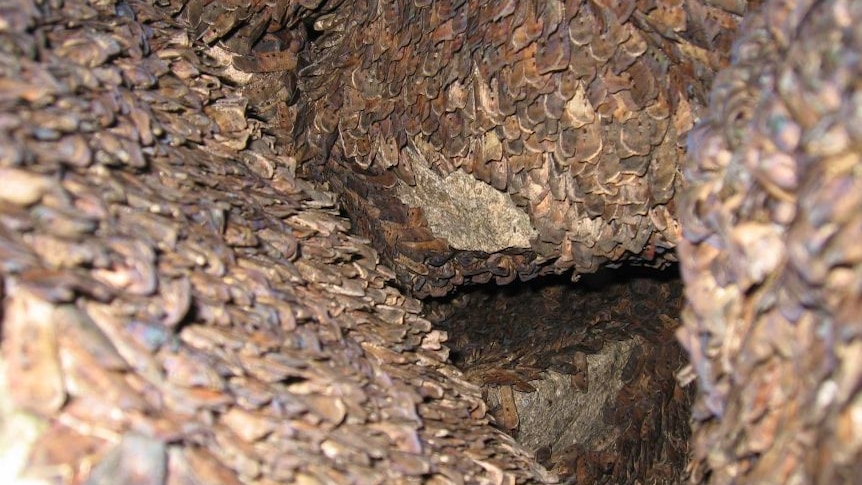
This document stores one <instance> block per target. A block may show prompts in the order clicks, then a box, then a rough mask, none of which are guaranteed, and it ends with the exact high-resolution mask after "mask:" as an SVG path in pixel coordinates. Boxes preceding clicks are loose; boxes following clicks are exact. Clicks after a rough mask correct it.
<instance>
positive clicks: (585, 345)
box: [426, 267, 694, 484]
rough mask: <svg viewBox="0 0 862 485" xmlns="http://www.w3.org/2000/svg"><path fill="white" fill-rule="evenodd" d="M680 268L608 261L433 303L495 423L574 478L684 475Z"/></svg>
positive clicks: (671, 478)
mask: <svg viewBox="0 0 862 485" xmlns="http://www.w3.org/2000/svg"><path fill="white" fill-rule="evenodd" d="M681 299H682V283H681V282H680V280H679V277H678V272H677V269H676V268H673V269H672V270H665V271H656V270H648V269H644V268H631V267H629V268H623V269H617V270H610V269H609V270H604V271H602V272H600V273H597V274H593V275H585V276H583V277H582V278H581V280H580V281H578V282H577V283H572V282H571V281H570V280H569V278H568V277H567V276H559V277H551V278H540V279H537V280H533V281H530V282H527V283H520V284H512V285H509V286H504V287H496V286H482V287H474V288H467V289H464V290H462V291H461V292H459V293H457V294H454V295H451V296H449V297H447V298H443V299H434V300H429V301H427V302H426V312H427V316H428V318H429V319H431V320H432V321H433V322H435V324H436V325H437V326H438V327H439V328H442V329H444V330H446V331H447V332H448V333H449V341H448V345H449V346H450V348H451V350H452V354H451V355H452V357H451V358H452V360H453V362H454V363H455V364H456V365H457V366H459V367H460V368H461V370H462V371H463V372H464V373H465V374H466V376H467V378H468V379H469V380H470V381H471V382H473V383H475V384H477V385H480V386H482V389H483V395H484V396H485V400H486V403H487V405H488V408H489V409H490V411H491V414H492V415H493V416H494V418H495V420H496V425H497V426H498V427H499V428H500V429H502V430H504V431H506V432H508V433H509V434H511V435H512V436H513V437H514V438H515V439H516V440H518V441H519V442H520V443H521V444H522V445H524V446H525V447H526V448H528V449H529V450H531V451H533V452H534V453H535V455H536V457H537V459H538V460H539V461H540V462H541V463H542V464H543V465H545V466H546V467H547V468H549V469H551V470H553V471H555V472H556V473H558V474H559V476H560V477H561V478H562V479H564V480H567V481H568V482H567V483H578V484H583V483H634V482H635V481H636V480H640V482H641V483H678V482H681V481H682V480H683V478H684V474H685V470H684V468H685V464H686V462H687V456H688V438H689V435H690V428H689V417H690V404H691V401H692V396H693V391H694V386H693V385H689V386H688V387H682V386H680V384H679V383H678V382H677V380H676V378H675V375H676V374H677V373H678V372H679V371H680V369H681V368H683V367H684V366H685V364H686V358H685V355H684V353H683V351H682V349H681V347H680V346H679V344H678V343H677V342H676V340H675V338H674V330H675V329H676V327H677V325H678V319H679V312H680V306H681V301H682V300H681Z"/></svg>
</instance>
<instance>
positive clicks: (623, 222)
mask: <svg viewBox="0 0 862 485" xmlns="http://www.w3.org/2000/svg"><path fill="white" fill-rule="evenodd" d="M525 5H526V6H525ZM382 6H383V4H382V3H374V2H367V3H366V2H342V1H329V2H327V1H314V0H307V1H302V2H292V1H288V2H274V3H272V4H267V3H263V2H260V3H250V4H248V5H237V4H234V3H229V2H209V3H206V2H204V1H200V0H190V1H188V2H183V1H179V0H174V1H170V0H165V1H161V2H156V3H147V2H143V1H128V2H126V1H111V0H104V1H98V2H85V1H83V0H69V1H66V2H34V1H23V2H21V1H14V0H6V1H3V2H0V13H2V15H0V19H2V21H0V88H2V89H0V126H2V129H1V130H0V181H2V182H0V183H2V189H0V274H2V285H0V295H2V298H3V309H2V324H0V331H2V366H3V367H4V372H3V375H4V381H3V382H2V383H0V386H2V391H3V392H2V393H0V395H2V396H3V397H2V400H0V429H2V433H0V435H2V438H3V439H2V440H0V443H2V447H3V448H2V450H0V455H2V457H3V460H4V462H3V467H0V468H2V469H3V473H6V474H7V475H2V476H0V478H2V479H3V480H4V481H11V480H12V479H13V478H12V476H13V474H14V473H17V472H18V471H19V470H20V469H22V468H26V473H27V474H28V476H29V478H30V479H32V480H36V481H37V483H40V481H41V483H47V482H57V481H60V482H63V483H83V482H85V481H86V480H88V478H89V479H91V483H110V481H111V480H112V479H114V478H115V477H121V478H122V479H123V480H126V481H127V482H128V483H170V484H185V483H189V484H191V483H211V482H218V483H228V484H230V483H262V484H265V483H274V482H291V481H293V482H298V483H348V482H350V481H351V480H353V479H357V480H361V481H366V482H368V483H374V482H378V483H384V482H387V481H404V482H408V483H409V482H419V481H428V482H431V483H462V482H487V483H509V482H511V481H521V482H530V481H548V480H553V477H552V476H551V475H548V474H547V472H546V471H545V470H544V469H543V468H542V467H540V466H538V465H537V464H536V462H535V460H534V459H533V457H532V456H530V454H528V453H527V452H526V451H525V450H523V449H522V448H521V447H520V446H519V445H517V444H516V443H514V442H513V441H512V440H511V439H510V438H508V437H507V436H505V435H504V434H502V433H500V432H498V431H496V430H494V429H493V428H491V427H490V426H488V423H489V418H488V417H487V416H486V411H487V410H486V408H485V404H484V403H483V401H482V399H481V395H480V391H479V389H478V387H477V386H475V385H473V384H470V383H469V382H467V381H466V380H465V379H464V377H463V375H462V374H461V373H460V372H459V371H458V370H457V369H455V368H454V367H453V366H452V365H451V364H450V363H449V362H448V361H447V349H446V347H444V346H443V342H444V341H445V335H444V334H443V333H441V332H439V331H435V330H433V329H432V328H431V326H430V324H429V323H428V321H427V320H425V319H424V318H422V317H420V316H418V312H419V307H420V304H419V302H418V301H417V300H415V299H413V298H412V297H409V296H406V295H405V294H404V292H403V291H402V290H400V289H398V287H397V286H396V284H398V285H401V286H402V287H407V288H409V289H412V290H413V291H415V292H417V294H435V293H445V292H447V291H449V290H450V289H451V288H452V287H454V286H455V285H457V284H462V283H463V282H465V281H472V282H480V281H490V280H492V279H493V280H496V281H497V282H498V283H505V282H507V281H511V280H512V279H514V278H522V279H527V278H531V277H534V276H536V275H538V274H540V273H542V271H543V270H542V268H546V269H547V271H548V272H556V271H558V270H563V269H566V268H572V267H573V268H575V269H577V270H579V271H591V270H593V269H595V268H597V267H599V266H601V265H603V264H606V263H607V262H608V260H619V259H626V258H629V257H636V258H639V259H640V260H642V261H649V260H651V259H654V258H656V257H658V258H659V259H661V258H662V257H666V258H674V257H677V256H678V257H679V259H680V262H681V267H682V270H683V271H682V272H683V276H684V279H685V284H686V297H687V300H688V305H687V308H686V310H685V312H684V314H683V319H684V324H683V327H682V328H681V329H680V330H679V331H678V338H679V339H680V342H682V344H683V345H684V346H685V347H686V349H687V351H688V352H689V355H690V358H691V369H690V372H688V373H687V374H686V375H683V376H681V378H682V379H683V380H684V381H693V382H696V383H697V386H698V395H697V402H696V403H695V405H694V408H693V411H694V419H695V423H694V438H693V441H692V444H693V447H694V455H693V458H692V462H691V472H692V480H693V481H695V482H710V483H788V482H789V483H836V482H846V483H853V480H854V478H855V477H856V476H858V475H859V474H860V472H862V470H858V466H859V465H858V463H860V460H859V447H860V439H859V436H860V425H859V418H858V416H859V415H860V414H859V398H858V396H859V394H860V393H859V385H858V382H859V378H858V370H857V369H858V368H859V364H858V362H860V356H862V348H860V346H859V345H858V335H857V334H858V332H857V328H858V322H859V315H860V312H859V302H860V301H862V300H860V295H859V293H860V291H862V290H860V284H859V282H860V281H862V277H860V276H862V275H860V274H859V268H860V265H859V255H858V254H857V253H858V251H856V248H857V247H858V239H859V237H858V236H857V233H858V232H859V231H858V229H859V228H860V227H862V224H860V219H859V218H860V214H862V211H860V208H862V207H860V206H862V200H860V198H859V194H862V191H860V188H862V187H859V185H860V175H859V170H858V168H857V167H858V166H859V154H860V148H859V147H860V145H859V137H860V135H859V133H858V126H862V125H860V124H859V121H860V120H858V118H859V108H858V106H859V95H858V91H859V86H858V79H859V77H860V76H859V55H858V54H859V52H860V51H862V45H860V44H862V35H860V31H859V25H860V24H859V22H858V20H860V18H862V11H860V8H862V7H860V5H859V3H858V2H853V1H849V0H819V1H766V2H763V3H762V5H761V4H760V3H759V2H757V3H754V4H752V5H750V10H751V11H750V12H747V13H746V8H747V7H746V5H745V3H743V2H731V1H709V2H703V3H700V2H655V3H653V2H636V3H635V2H627V3H626V2H620V3H614V2H599V1H591V2H547V6H546V8H545V9H541V10H540V9H533V6H534V4H533V3H531V2H487V3H481V4H480V3H479V2H454V1H453V2H433V4H432V3H431V2H424V1H414V2H389V3H387V4H385V6H389V7H398V6H402V7H404V9H402V10H398V9H397V8H396V9H392V8H389V9H384V8H382ZM467 13H469V14H471V15H472V16H467V18H464V16H465V15H466V14H467ZM743 13H745V24H744V27H743V28H742V30H741V34H740V40H739V41H738V42H737V43H736V44H735V45H734V47H733V48H732V49H731V45H730V43H731V40H732V39H733V38H734V37H735V35H736V34H735V32H736V30H737V28H738V24H739V21H740V19H741V18H742V14H743ZM617 25H620V26H621V27H620V28H612V27H613V26H617ZM393 26H395V27H396V28H393ZM555 27H556V28H555ZM462 28H463V29H464V30H463V32H469V33H470V34H469V35H467V36H466V39H467V40H466V41H465V43H464V45H463V46H459V47H458V48H457V49H456V48H454V47H456V46H455V44H456V43H458V42H460V41H459V40H458V37H457V36H456V35H455V34H456V33H459V32H462V31H461V30H459V29H462ZM470 29H472V30H470ZM507 29H508V30H507ZM516 33H517V35H514V34H516ZM384 34H386V35H390V34H391V36H389V37H387V36H385V35H384ZM510 34H512V35H510ZM522 42H523V45H521V43H522ZM440 43H442V44H440ZM504 44H506V45H505V46H504ZM393 45H397V46H398V47H399V48H398V49H390V50H387V49H386V47H388V46H393ZM441 45H443V46H448V47H452V49H451V50H446V49H442V48H440V46H441ZM490 45H495V46H497V47H500V50H499V52H498V51H496V50H494V49H491V48H490V47H489V46H490ZM507 46H509V47H507ZM566 46H568V50H567V47H566ZM574 46H577V47H578V48H574ZM585 46H586V47H585ZM510 47H511V48H510ZM461 49H463V50H461ZM507 49H508V50H507ZM603 49H604V50H603ZM450 51H451V52H455V55H454V56H453V58H452V59H441V58H440V53H441V52H450ZM403 52H410V53H411V55H410V56H407V57H402V58H401V59H398V58H397V57H398V55H399V53H403ZM499 53H503V54H502V55H499ZM587 53H588V54H589V57H587ZM404 59H407V61H404V63H406V64H407V65H406V66H402V64H403V63H401V62H400V61H403V60H404ZM419 59H421V63H420V61H419ZM566 59H568V63H566ZM576 61H583V62H582V63H578V62H576ZM728 62H729V63H731V65H730V67H729V68H728V69H725V70H724V71H722V72H721V73H720V74H718V75H717V77H716V78H715V82H714V87H713V89H712V91H711V93H707V91H706V89H705V88H706V84H708V83H709V82H710V80H711V79H712V76H713V72H714V71H715V70H717V69H719V68H721V67H726V66H725V64H727V63H728ZM420 64H421V65H420ZM465 66H466V67H465ZM635 66H638V67H635ZM387 67H389V68H390V69H385V68H387ZM570 67H571V68H572V70H571V72H574V73H575V76H574V78H573V79H570V78H569V77H567V76H565V75H563V74H561V72H563V71H565V72H570V70H569V68H570ZM575 68H577V69H583V70H584V71H583V72H580V71H578V72H575V71H574V69H575ZM441 71H442V72H445V73H447V74H446V76H442V75H440V72H441ZM408 79H409V82H408ZM439 79H447V80H448V82H449V83H450V84H449V85H448V87H446V86H442V85H441V86H438V85H437V80H439ZM494 79H496V82H495V81H494ZM416 81H418V82H416ZM635 81H637V82H635ZM644 86H647V87H650V89H649V90H646V92H641V91H639V90H640V89H642V88H643V87H644ZM444 88H445V89H444ZM503 88H505V89H503ZM519 88H520V90H519ZM501 89H502V91H501ZM380 90H385V91H380ZM516 92H517V93H518V94H514V93H516ZM441 93H443V94H441ZM468 93H469V94H471V95H470V96H468ZM560 96H562V97H563V98H564V99H565V101H566V103H563V102H562V99H560ZM572 100H575V101H577V102H573V104H572V106H571V107H572V110H574V111H567V112H566V114H565V117H564V114H563V113H562V112H561V111H560V110H561V109H562V108H563V107H565V108H566V109H568V107H569V102H571V101H572ZM471 103H472V104H471ZM518 103H521V104H520V105H519V104H518ZM587 107H589V109H587ZM530 108H532V110H538V108H541V112H539V111H535V112H534V111H530ZM512 110H514V111H512ZM519 110H520V111H519ZM528 111H529V112H528ZM393 113H394V115H393ZM513 113H514V115H513ZM578 117H580V118H578ZM699 117H702V118H703V120H702V123H701V125H700V128H697V129H696V130H695V131H694V132H693V133H692V134H691V135H690V136H689V137H688V139H687V141H686V140H685V139H684V138H683V135H684V134H685V133H686V132H687V131H688V130H689V129H690V128H691V127H692V126H693V125H694V122H695V121H697V119H698V118H699ZM603 118H604V119H606V120H608V121H609V120H615V121H617V122H620V123H621V124H614V123H600V122H599V121H597V120H602V119H603ZM512 120H514V121H512ZM639 123H640V124H639ZM629 125H631V126H629ZM639 127H647V128H649V131H650V133H651V134H652V135H655V136H654V138H653V137H647V138H648V140H646V141H645V139H643V138H638V136H637V135H640V137H643V136H644V133H642V132H641V131H640V128H639ZM582 128H583V130H584V131H582V132H581V131H577V130H580V129H582ZM567 129H575V130H576V135H578V134H581V135H584V136H583V137H582V139H580V142H581V144H580V145H579V144H578V143H575V144H574V149H575V150H576V151H575V154H580V153H581V152H580V150H586V152H589V153H586V152H585V154H581V155H578V157H580V158H578V163H573V164H570V165H565V162H566V160H558V158H561V157H560V156H559V155H558V152H559V153H561V154H562V155H564V156H563V157H562V158H566V157H567V156H568V153H569V150H570V149H572V146H567V145H566V140H567V138H566V137H567V136H569V135H571V134H570V133H567V132H566V130H567ZM363 130H365V131H363ZM447 130H448V131H447ZM555 130H556V131H555ZM402 133H405V134H409V137H408V136H402ZM537 133H538V135H537ZM516 135H517V136H516ZM587 135H589V136H587ZM628 136H635V138H638V139H637V140H634V141H638V142H640V144H639V145H638V146H637V147H634V146H632V145H631V143H629V142H630V141H632V140H630V139H629V138H627V137H628ZM538 138H542V139H541V140H538ZM577 140H578V139H577V137H576V140H575V141H577ZM599 140H601V142H600V143H599ZM569 141H571V140H569ZM519 143H520V144H521V145H522V146H521V147H520V148H519V147H518V145H519ZM686 143H687V151H688V156H687V158H686V159H685V160H686V161H685V162H684V163H683V162H682V161H681V160H682V156H683V154H684V152H685V151H686V150H685V148H686ZM393 146H394V148H395V150H394V151H393V150H392V148H393ZM587 148H590V149H589V150H587ZM519 150H520V151H519ZM621 150H628V151H630V152H632V153H631V154H629V155H632V154H633V156H636V158H635V159H631V160H629V159H630V158H631V156H628V157H623V156H622V152H621ZM438 152H439V153H444V154H446V155H448V156H446V157H443V158H442V159H441V158H440V157H438V156H437V154H438ZM641 152H644V153H641ZM626 153H628V152H626ZM524 154H529V156H521V155H524ZM582 155H583V156H582ZM588 155H589V156H588ZM518 156H521V157H520V158H518ZM572 156H575V155H572ZM600 160H601V162H602V163H598V162H599V161H600ZM626 160H628V161H630V162H632V163H634V165H633V166H623V165H625V164H626V163H627V162H626ZM635 162H636V163H635ZM413 163H416V164H420V165H421V164H426V165H427V167H426V168H428V169H431V170H433V171H434V172H435V173H436V175H437V176H438V177H440V178H445V177H447V176H451V173H452V172H454V171H455V170H456V168H457V170H458V171H460V172H462V173H464V174H469V175H470V177H472V178H473V180H474V181H482V182H483V183H487V184H488V185H489V186H491V187H495V188H496V189H498V190H501V191H505V193H506V194H507V195H508V196H510V197H511V199H512V201H514V202H515V205H516V206H517V207H518V208H519V209H520V210H521V211H522V212H524V213H526V214H527V215H528V216H529V218H530V224H531V226H532V229H534V230H535V231H536V233H537V234H538V235H539V236H538V238H536V239H533V240H531V241H530V245H529V247H513V248H509V249H507V250H505V251H500V252H497V253H494V254H491V253H489V252H488V251H485V250H484V249H487V248H480V250H474V249H470V250H463V248H453V247H450V241H447V240H445V239H441V238H439V237H437V236H435V234H434V232H433V231H432V228H431V227H430V225H429V224H430V221H429V220H428V218H427V217H426V216H425V212H426V211H427V209H422V208H421V207H412V206H411V204H412V203H411V202H410V200H409V199H408V198H405V197H404V196H399V195H398V194H397V190H398V188H399V187H400V188H402V189H403V187H404V184H406V186H408V187H415V186H416V172H417V171H420V172H421V169H419V168H418V167H417V168H415V169H414V168H413V167H412V165H411V164H413ZM518 163H521V164H523V165H524V166H519V165H518ZM449 164H451V165H449ZM297 167H298V169H299V171H300V176H297V175H296V174H295V171H296V170H297ZM528 167H529V169H528ZM562 169H565V170H562ZM678 169H679V171H678ZM649 174H652V175H649ZM680 174H682V177H680ZM304 175H307V176H310V177H312V178H314V179H315V180H316V181H315V182H314V183H309V182H308V181H307V180H305V179H304ZM644 177H646V178H644ZM644 180H647V181H649V183H648V184H644ZM562 181H565V187H563V186H562V184H558V183H561V182H562ZM587 188H589V190H587ZM330 190H335V191H336V192H337V193H338V195H339V196H340V197H341V199H340V202H341V206H342V207H345V208H347V209H348V210H349V211H351V213H352V214H353V224H354V225H353V228H354V229H356V230H360V231H366V233H367V234H368V239H367V240H366V239H363V238H360V237H356V236H354V235H351V234H349V231H350V223H349V222H348V220H347V219H345V218H344V217H342V215H341V214H340V213H339V211H338V208H337V204H336V195H335V194H333V193H332V192H330ZM581 191H583V193H582V192H581ZM405 202H406V203H407V204H405ZM674 214H678V218H679V221H678V222H679V224H680V225H679V226H677V219H676V217H675V215H674ZM527 232H529V231H527ZM677 244H679V248H678V251H677V252H676V253H671V252H665V253H662V250H666V249H672V248H673V247H674V246H676V245H677ZM374 247H376V248H378V249H379V250H380V253H378V252H376V250H375V249H374ZM378 254H382V255H383V256H384V257H385V258H386V260H387V262H388V264H393V265H394V267H395V270H393V269H390V268H389V266H388V265H386V264H381V261H380V259H379V256H378ZM674 254H676V256H674ZM6 478H9V480H5V479H6Z"/></svg>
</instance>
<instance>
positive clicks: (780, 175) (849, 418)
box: [678, 1, 862, 483]
mask: <svg viewBox="0 0 862 485" xmlns="http://www.w3.org/2000/svg"><path fill="white" fill-rule="evenodd" d="M860 19H862V5H860V4H859V2H852V1H849V2H847V1H824V2H808V1H798V2H768V3H767V4H766V5H765V7H764V9H763V10H762V11H760V12H758V13H755V14H752V15H750V16H749V17H747V18H746V26H745V28H744V29H743V31H742V34H741V37H740V40H739V41H738V43H737V44H736V46H735V47H734V52H733V57H734V63H733V66H732V67H731V68H730V69H727V70H725V71H723V72H722V73H720V74H719V75H718V77H717V78H716V81H715V85H714V87H713V91H712V94H711V100H710V106H711V108H712V109H711V110H710V112H709V116H708V117H707V118H706V119H705V120H704V121H703V123H702V124H701V125H700V127H699V128H697V129H696V131H695V132H694V133H693V134H692V136H691V137H690V138H689V147H690V152H689V156H688V158H687V161H686V163H685V166H684V175H685V179H686V180H687V183H688V185H687V186H686V188H685V189H684V190H683V192H682V194H683V195H682V196H681V197H680V222H681V224H682V227H683V234H684V239H683V240H682V241H681V242H680V245H679V248H678V252H679V255H680V260H681V265H682V269H683V277H684V281H685V284H686V295H687V300H688V305H687V308H686V310H685V312H684V313H683V317H684V322H685V324H684V327H683V328H682V329H680V331H679V338H680V341H681V342H682V343H683V345H685V346H686V347H687V349H688V351H689V354H690V356H691V360H692V364H691V366H692V371H693V372H692V374H691V376H692V378H695V376H696V379H697V384H698V388H699V391H698V392H699V394H698V400H697V403H696V404H695V407H694V418H695V424H694V428H695V438H694V442H693V445H694V449H695V454H694V458H693V468H694V471H695V474H694V475H695V480H702V481H709V482H710V483H739V482H742V481H745V482H750V483H855V482H856V481H857V480H858V477H859V476H860V472H862V469H860V463H862V461H860V437H862V424H860V421H859V418H858V417H859V416H860V409H862V408H860V401H859V396H860V393H859V383H860V380H859V369H860V366H859V362H860V358H862V347H860V342H859V340H858V339H859V329H860V323H862V313H860V304H862V298H860V291H862V286H860V282H862V278H860V276H862V273H860V268H862V266H860V264H859V262H860V259H859V250H858V248H859V247H860V246H859V237H860V232H859V231H860V228H862V225H860V224H862V199H860V194H862V191H860V188H862V172H860V154H862V150H860V146H862V145H860V133H859V130H858V127H859V126H860V124H859V122H860V90H859V88H860V86H859V79H860V63H859V54H860V52H862V28H860V25H859V21H860Z"/></svg>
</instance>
